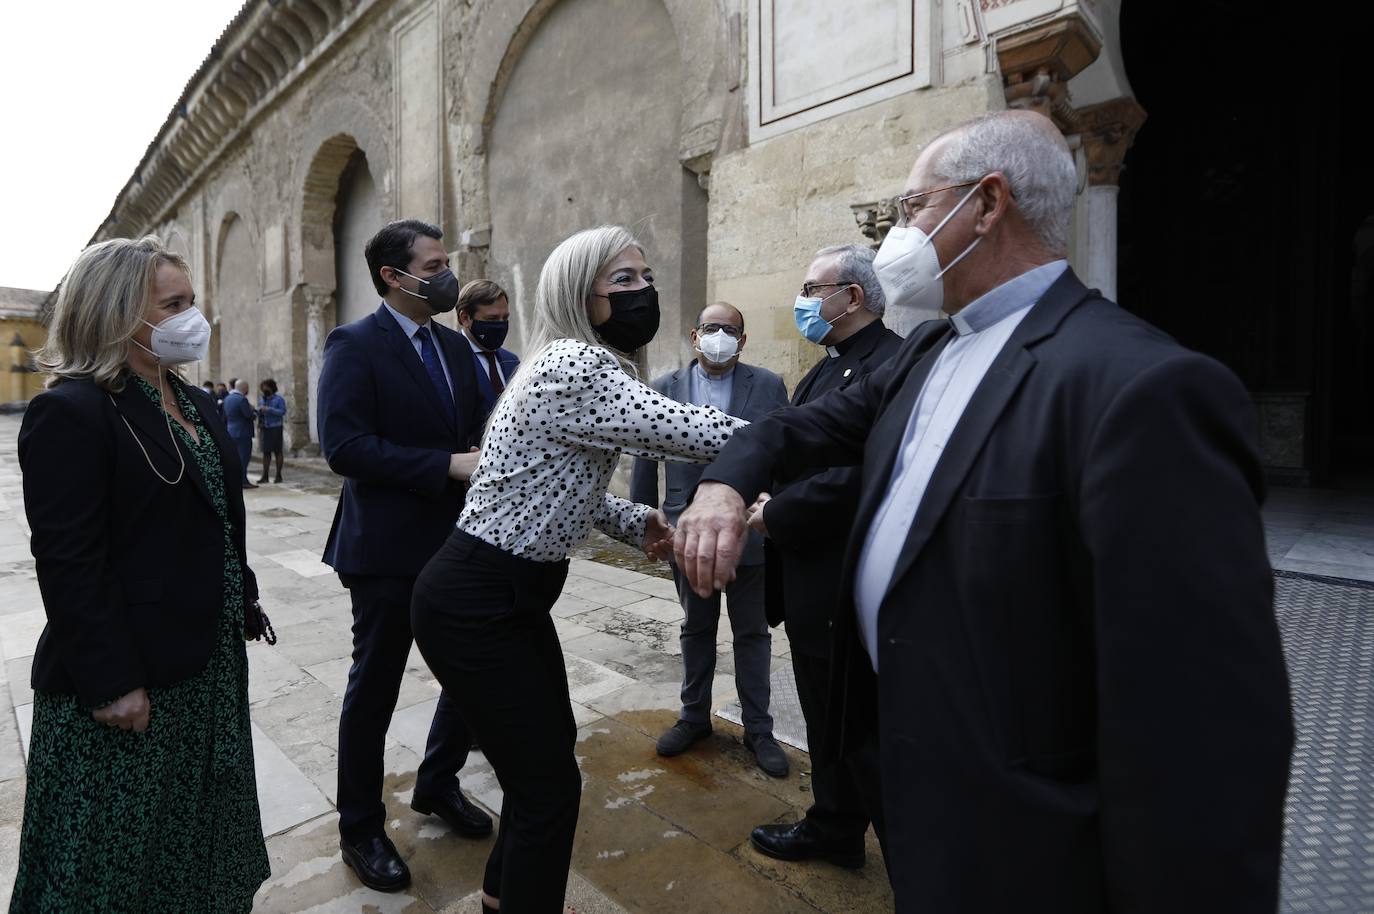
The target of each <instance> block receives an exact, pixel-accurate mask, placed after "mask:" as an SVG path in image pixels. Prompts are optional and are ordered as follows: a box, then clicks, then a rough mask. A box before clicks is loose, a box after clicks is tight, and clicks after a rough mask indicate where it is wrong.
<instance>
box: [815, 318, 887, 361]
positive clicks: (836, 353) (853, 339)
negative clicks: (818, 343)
mask: <svg viewBox="0 0 1374 914" xmlns="http://www.w3.org/2000/svg"><path fill="white" fill-rule="evenodd" d="M882 332H883V322H882V321H873V322H872V323H871V324H867V325H865V326H864V327H861V328H860V329H858V330H856V331H854V332H853V333H851V334H850V335H849V336H847V337H845V338H844V339H842V340H840V341H839V342H838V343H836V344H835V345H833V346H826V347H825V351H826V352H827V353H828V354H829V355H830V357H831V358H832V359H838V358H839V357H840V356H842V355H844V354H845V353H846V352H848V351H849V350H851V349H853V348H854V347H855V346H856V345H858V343H859V341H860V340H862V339H866V338H868V337H870V336H874V335H876V334H881V333H882Z"/></svg>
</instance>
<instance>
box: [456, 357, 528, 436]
mask: <svg viewBox="0 0 1374 914" xmlns="http://www.w3.org/2000/svg"><path fill="white" fill-rule="evenodd" d="M463 347H464V348H465V349H467V350H468V352H472V344H471V343H469V342H468V340H467V337H463ZM496 361H497V362H498V363H499V364H500V366H501V373H502V374H503V375H505V376H506V384H508V385H509V384H510V382H511V378H513V377H514V376H515V369H516V368H519V367H520V357H519V356H517V355H516V354H515V353H513V352H511V351H510V350H509V349H497V350H496ZM472 364H473V366H474V367H475V370H474V374H475V375H476V376H477V398H478V399H479V400H480V401H481V406H480V409H481V411H482V415H481V418H480V420H479V421H478V425H485V424H486V422H487V417H488V416H490V415H491V410H492V407H493V406H495V405H496V388H495V387H492V386H491V375H490V374H489V372H490V370H491V369H490V368H489V367H488V363H487V357H486V356H484V355H478V354H477V353H475V352H472Z"/></svg>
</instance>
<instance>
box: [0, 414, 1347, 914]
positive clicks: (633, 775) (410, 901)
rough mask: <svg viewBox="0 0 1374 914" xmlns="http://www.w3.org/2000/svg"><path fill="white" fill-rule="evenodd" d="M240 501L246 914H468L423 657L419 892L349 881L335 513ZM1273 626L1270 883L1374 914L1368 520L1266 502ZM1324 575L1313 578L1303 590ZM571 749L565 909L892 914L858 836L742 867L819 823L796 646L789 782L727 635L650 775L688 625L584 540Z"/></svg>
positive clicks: (404, 720) (405, 836) (269, 497)
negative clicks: (1274, 796) (1277, 738)
mask: <svg viewBox="0 0 1374 914" xmlns="http://www.w3.org/2000/svg"><path fill="white" fill-rule="evenodd" d="M18 425H19V417H17V416H0V658H2V659H3V661H4V662H3V666H0V695H3V696H4V697H5V698H7V699H8V704H7V705H5V706H4V707H3V708H0V910H4V909H7V907H8V904H9V894H10V890H11V887H12V883H13V878H14V866H15V860H16V856H17V848H18V839H19V827H20V821H21V817H22V811H23V795H24V750H25V748H26V746H27V741H28V730H29V722H30V719H31V716H32V692H31V690H30V688H29V667H30V662H31V657H32V653H33V649H34V645H35V644H36V642H37V639H38V635H39V632H40V631H41V630H42V627H43V622H44V616H43V609H42V603H41V601H40V599H39V595H38V588H37V582H36V581H35V578H34V571H33V560H32V557H31V556H30V553H29V546H28V529H27V526H26V524H25V521H24V517H23V509H22V492H21V490H20V478H19V469H18V464H17V461H16V459H15V443H14V442H15V436H16V434H17V431H18ZM286 476H287V482H286V483H285V484H284V485H268V486H263V487H261V488H259V489H256V490H253V491H250V492H247V493H246V495H245V501H246V504H247V509H248V549H249V560H250V563H251V564H252V566H253V568H254V570H255V571H256V573H257V575H258V579H259V582H260V584H261V588H262V600H263V604H264V606H265V607H266V608H267V610H268V612H269V613H270V614H271V616H272V619H273V622H274V623H275V626H276V629H277V632H278V634H279V636H280V643H279V644H278V645H276V646H275V647H268V646H266V645H263V644H250V645H249V648H248V654H249V658H250V663H251V679H250V695H249V697H250V702H251V705H252V715H253V733H254V741H255V756H256V763H257V773H258V785H259V796H260V798H261V800H262V814H263V831H264V834H266V835H267V836H268V841H267V846H268V851H269V853H270V855H271V860H272V877H271V879H270V880H269V881H268V882H267V884H265V885H264V886H263V888H262V890H261V891H260V892H259V894H258V897H257V903H256V905H255V906H254V911H255V912H261V914H276V912H312V914H327V912H374V914H400V912H409V914H447V912H471V914H476V912H477V911H478V910H479V904H478V900H477V892H478V888H479V884H480V879H481V874H482V868H483V865H484V863H485V860H486V856H487V854H488V852H489V851H490V848H491V839H490V838H488V839H484V840H470V839H465V838H461V837H458V836H456V835H454V834H453V833H451V832H450V831H449V830H448V829H447V827H446V826H444V825H443V823H441V822H439V821H438V820H437V819H433V818H430V817H425V816H421V815H418V814H417V813H415V812H413V811H412V810H411V809H410V807H409V800H410V794H411V791H412V789H413V786H414V779H415V769H416V767H417V765H418V764H419V760H420V757H421V755H422V753H423V751H424V744H425V739H426V736H427V733H428V728H429V722H430V718H431V715H432V714H433V710H434V705H435V703H436V701H437V697H438V692H439V690H438V686H437V684H436V683H435V682H434V680H433V677H431V676H430V674H429V671H428V669H427V668H426V667H425V665H424V663H423V661H422V660H421V659H420V657H419V654H418V653H416V652H412V654H411V657H410V661H409V664H408V666H407V669H406V672H405V676H404V680H403V683H402V687H401V696H400V700H399V702H398V705H397V711H396V715H395V717H394V718H393V721H392V725H391V730H390V732H389V734H388V740H387V755H386V768H387V772H388V773H387V777H386V797H385V799H386V802H387V806H388V811H389V816H390V818H389V822H388V830H389V833H390V834H391V836H392V838H393V839H394V840H395V842H396V845H397V847H398V848H399V849H400V851H401V853H402V855H403V856H404V857H405V858H406V859H407V861H408V862H409V864H410V867H411V871H412V873H413V875H414V883H413V885H412V886H411V887H410V888H409V890H407V891H405V892H401V893H397V894H392V895H386V894H382V893H378V892H373V891H371V890H369V889H366V888H364V887H363V886H362V885H361V884H359V883H358V881H357V880H356V878H354V876H353V875H352V873H351V871H349V870H348V869H347V868H346V867H345V866H344V864H343V862H342V861H341V860H340V859H339V855H338V832H337V814H336V812H335V809H334V795H335V779H336V767H335V766H336V757H337V746H338V739H337V728H338V713H339V705H340V701H341V697H342V693H343V688H344V684H345V682H346V680H347V675H348V668H349V654H350V650H351V644H350V635H349V626H350V623H351V615H350V611H349V603H348V597H347V594H346V593H345V591H344V590H343V588H342V587H341V586H340V585H339V583H338V579H337V577H336V576H335V575H334V574H333V572H332V570H331V569H329V568H328V567H327V566H325V565H322V564H321V563H320V561H319V556H320V553H321V551H322V549H323V545H324V539H325V535H326V533H327V532H328V529H329V524H330V520H331V519H332V517H333V514H334V508H335V503H336V498H337V492H338V481H337V480H336V479H335V478H334V477H333V476H332V475H331V474H329V472H328V470H327V468H326V467H324V465H323V462H322V461H318V460H314V461H309V460H307V461H299V462H294V463H292V464H290V465H288V467H287V473H286ZM1266 530H1267V534H1268V537H1269V546H1270V553H1271V558H1272V560H1273V561H1274V563H1275V566H1276V568H1278V569H1280V570H1279V572H1278V577H1279V580H1278V581H1277V585H1278V586H1277V594H1276V614H1277V616H1278V619H1279V624H1280V627H1281V629H1282V631H1283V636H1284V646H1285V651H1286V653H1287V657H1288V662H1289V667H1290V672H1291V675H1292V678H1293V700H1294V710H1295V717H1296V719H1297V724H1298V745H1297V749H1296V751H1295V754H1294V762H1293V777H1292V780H1291V784H1290V795H1289V802H1288V810H1287V812H1288V815H1287V823H1288V829H1287V834H1286V838H1285V858H1284V870H1283V900H1282V904H1281V906H1280V910H1281V911H1282V912H1285V914H1289V912H1291V914H1299V912H1326V911H1332V912H1334V911H1343V912H1364V911H1369V912H1374V738H1371V734H1372V733H1374V720H1371V711H1372V710H1374V709H1371V700H1374V587H1371V586H1370V584H1369V583H1368V581H1369V580H1370V579H1371V578H1374V546H1371V545H1370V544H1371V543H1374V499H1371V498H1367V497H1363V498H1362V497H1348V496H1341V495H1336V494H1332V493H1322V492H1320V491H1311V490H1278V491H1277V492H1276V493H1275V495H1274V497H1273V498H1272V499H1271V506H1270V508H1269V510H1268V511H1266ZM1314 574H1321V575H1322V576H1314ZM553 614H554V616H555V619H556V624H557V627H558V631H559V635H560V637H561V639H562V641H563V648H564V657H565V660H566V663H567V667H568V674H569V681H570V692H571V695H572V699H573V710H574V714H575V718H576V721H577V724H578V727H579V732H578V747H577V755H578V761H579V764H580V766H581V769H582V774H583V792H582V809H581V816H580V819H579V823H578V832H577V841H576V845H575V847H574V852H573V872H572V875H571V878H570V880H569V886H568V899H569V901H570V902H571V903H573V904H575V905H576V906H577V910H578V911H579V912H581V914H603V912H604V914H619V912H664V914H672V912H688V911H692V912H696V911H731V912H735V911H739V912H864V914H869V912H884V911H890V910H891V909H892V899H891V893H890V891H889V889H888V886H887V878H886V872H885V870H884V868H883V862H882V859H881V856H880V854H879V851H878V846H877V843H876V841H875V840H874V838H873V836H872V833H871V832H870V834H869V838H868V863H867V864H866V866H865V867H864V868H863V869H861V870H857V871H846V870H841V869H838V868H836V867H833V866H831V865H829V864H825V863H803V864H790V863H782V862H779V861H776V860H772V859H769V858H767V857H763V856H761V855H760V854H758V853H757V852H755V851H754V850H753V849H752V848H751V847H750V845H749V842H748V835H749V831H750V829H751V828H753V826H755V825H757V824H760V823H763V822H780V821H792V820H794V819H796V818H797V817H799V816H800V815H801V813H802V811H804V810H805V808H806V807H807V806H808V805H809V804H810V792H809V784H810V780H809V777H808V770H809V759H808V756H807V755H806V754H805V752H803V751H800V750H799V749H796V748H793V747H795V746H804V745H805V743H804V740H803V739H802V738H801V736H802V734H801V733H800V727H799V721H800V718H799V716H798V715H797V713H796V707H795V697H794V691H793V690H792V689H791V681H790V664H789V662H788V658H789V654H788V644H787V639H786V636H785V634H784V633H783V632H782V631H781V630H775V631H774V634H773V645H772V653H773V682H774V700H773V713H774V716H775V718H776V720H777V734H778V736H779V738H780V739H783V740H788V741H790V742H791V743H792V746H793V747H787V749H786V751H787V754H788V757H789V760H790V762H791V765H792V772H791V774H790V775H789V776H788V777H787V778H785V779H780V780H775V779H773V778H769V777H768V776H766V775H764V774H763V773H762V772H761V771H760V770H759V769H758V768H757V767H756V766H755V765H754V763H753V759H752V756H751V755H750V753H749V752H748V750H746V749H745V747H744V746H743V744H742V735H743V734H742V731H741V730H740V728H739V727H738V726H737V725H735V724H733V723H730V722H728V721H727V720H726V719H724V718H730V717H733V718H735V719H736V720H737V719H738V703H737V701H736V700H735V698H736V696H735V693H734V688H733V671H734V664H733V660H732V657H731V653H730V646H729V637H730V635H729V625H728V623H727V624H724V625H722V627H721V632H720V636H719V639H718V649H719V662H718V664H717V669H716V688H715V707H716V709H717V716H716V717H715V720H714V724H715V733H714V734H713V735H712V736H711V737H710V738H709V739H707V740H704V741H703V742H702V743H701V744H699V745H698V746H697V747H694V749H693V750H692V751H690V752H689V753H687V754H686V755H683V756H679V757H677V758H674V759H662V758H659V757H658V756H657V755H655V753H654V748H653V747H654V741H655V739H656V738H657V737H658V735H659V734H660V733H661V732H662V731H663V730H665V729H666V728H668V727H669V726H671V725H672V723H673V721H674V720H675V719H676V710H677V694H678V687H679V679H680V675H681V661H680V657H679V649H678V641H677V637H678V625H679V623H680V620H681V617H682V611H681V608H680V607H679V605H678V602H677V597H676V594H675V592H674V589H673V585H672V581H671V580H670V579H668V577H667V571H666V568H665V567H664V566H662V565H658V564H653V563H649V562H647V561H646V560H645V559H644V558H643V557H642V556H641V555H639V554H638V553H636V552H634V551H633V550H629V549H627V548H624V547H622V546H620V545H619V544H616V543H614V542H612V541H611V540H609V539H606V538H605V537H602V536H600V535H599V534H597V535H596V536H594V538H593V539H592V540H590V541H589V542H588V543H587V544H585V545H584V546H582V547H579V549H578V551H577V553H576V554H575V556H574V560H573V563H572V569H571V574H570V576H569V578H568V583H567V586H566V587H565V590H564V594H563V597H562V598H561V599H560V600H559V602H558V604H557V606H556V607H555V608H554V610H553ZM462 782H463V786H464V788H465V789H466V790H467V792H468V793H469V795H470V796H472V797H473V798H474V799H475V800H476V801H477V802H478V803H480V804H481V805H483V806H485V807H486V808H487V809H488V810H489V811H491V812H493V813H495V812H497V811H498V810H499V809H500V803H501V792H500V788H499V786H498V785H497V783H496V779H495V776H494V774H493V773H492V771H491V768H490V766H488V765H487V764H486V761H485V759H484V758H483V757H482V755H481V754H480V753H476V754H474V755H473V756H472V757H471V759H470V760H469V762H468V764H467V766H466V767H465V769H464V770H463V773H462Z"/></svg>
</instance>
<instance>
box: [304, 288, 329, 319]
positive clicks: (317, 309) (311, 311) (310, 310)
mask: <svg viewBox="0 0 1374 914" xmlns="http://www.w3.org/2000/svg"><path fill="white" fill-rule="evenodd" d="M303 291H304V293H305V316H306V317H307V318H308V319H309V320H311V321H319V320H322V319H323V318H324V315H325V311H326V310H327V309H328V308H329V306H330V304H332V303H333V301H334V292H333V290H332V289H321V288H319V287H318V286H306V287H305V289H304V290H303Z"/></svg>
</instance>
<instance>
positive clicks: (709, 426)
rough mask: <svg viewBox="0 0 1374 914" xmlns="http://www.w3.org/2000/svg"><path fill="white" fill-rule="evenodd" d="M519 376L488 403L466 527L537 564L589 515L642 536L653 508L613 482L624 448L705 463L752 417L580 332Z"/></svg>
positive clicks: (634, 542) (574, 538)
mask: <svg viewBox="0 0 1374 914" xmlns="http://www.w3.org/2000/svg"><path fill="white" fill-rule="evenodd" d="M516 378H517V381H516V383H515V384H513V385H512V387H511V389H510V390H509V391H508V392H507V393H506V396H504V397H502V398H501V400H500V402H499V403H497V405H496V410H495V412H493V413H492V417H491V422H490V425H488V427H487V434H486V439H485V441H484V442H483V444H482V457H481V459H480V460H479V461H478V464H477V472H476V473H474V474H473V476H472V484H471V488H470V489H469V491H468V497H467V506H466V508H464V510H463V514H462V516H461V517H459V518H458V528H459V529H460V530H463V531H465V532H467V533H470V534H472V535H473V536H476V537H478V538H479V539H482V540H485V541H486V542H488V543H491V544H492V545H493V546H496V547H497V548H499V549H503V550H505V551H506V552H509V553H511V554H513V555H518V556H521V557H523V558H527V559H531V560H533V561H536V562H553V561H559V560H561V559H563V558H564V557H566V556H567V554H568V551H569V550H571V549H572V547H573V546H576V545H577V544H578V543H581V542H582V541H583V540H584V539H586V538H587V534H588V533H590V532H591V528H592V526H593V525H595V526H596V527H597V528H598V529H599V530H601V531H602V532H603V533H606V534H607V535H609V536H612V537H615V538H616V539H618V540H620V541H621V542H623V543H628V544H629V545H631V546H636V547H638V546H640V545H642V543H643V541H644V527H645V519H646V518H647V516H648V514H649V510H650V509H649V508H648V507H647V506H646V505H639V504H635V503H634V502H632V501H628V500H626V499H624V498H618V497H616V496H614V495H610V494H608V493H607V492H606V487H607V486H608V485H609V484H610V481H611V474H612V473H613V472H614V471H615V468H616V464H617V462H618V461H619V458H620V455H621V454H631V455H633V456H635V457H647V458H650V459H652V460H678V461H683V462H687V463H709V462H710V461H712V460H714V459H715V458H716V455H717V454H719V453H720V449H721V447H722V446H723V445H724V444H725V442H726V440H727V439H729V437H730V434H731V433H732V432H733V431H734V430H735V429H737V428H742V427H744V426H745V425H748V423H747V422H745V421H744V420H742V419H736V418H734V417H732V416H728V415H726V414H725V413H723V412H721V411H720V410H718V409H713V408H711V407H703V406H688V405H687V404H685V403H679V402H677V401H676V400H673V399H670V398H668V397H665V396H664V395H663V394H660V393H659V392H658V391H656V390H654V389H653V388H651V387H646V386H645V385H644V384H641V383H640V382H639V381H637V380H635V379H634V378H632V377H631V376H630V375H628V374H626V373H625V371H624V370H623V369H622V368H621V367H620V365H619V363H617V362H616V360H615V357H614V356H612V355H611V354H610V353H609V352H607V351H606V350H605V349H602V348H600V347H599V346H591V345H588V344H587V343H584V342H581V341H580V340H558V341H556V342H554V343H553V344H552V345H551V346H549V347H548V348H547V349H546V350H545V352H544V354H543V355H541V356H540V357H539V358H538V359H536V360H535V361H534V362H532V363H530V364H528V365H521V366H520V371H519V373H518V374H517V375H516Z"/></svg>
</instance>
